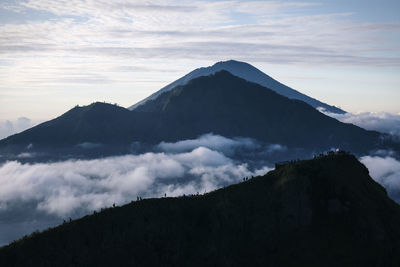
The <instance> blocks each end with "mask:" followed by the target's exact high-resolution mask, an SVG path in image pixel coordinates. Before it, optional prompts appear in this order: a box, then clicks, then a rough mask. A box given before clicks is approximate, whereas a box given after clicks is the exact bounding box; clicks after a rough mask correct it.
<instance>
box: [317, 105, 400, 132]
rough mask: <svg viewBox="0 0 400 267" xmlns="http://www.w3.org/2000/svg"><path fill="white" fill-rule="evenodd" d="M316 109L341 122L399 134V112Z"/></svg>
mask: <svg viewBox="0 0 400 267" xmlns="http://www.w3.org/2000/svg"><path fill="white" fill-rule="evenodd" d="M318 110H319V111H321V112H322V113H324V114H326V115H328V116H330V117H333V118H335V119H337V120H339V121H341V122H345V123H352V124H355V125H357V126H360V127H362V128H364V129H367V130H375V131H379V132H382V133H389V134H392V135H397V136H400V114H393V113H388V112H360V113H351V112H348V113H345V114H336V113H330V112H326V111H325V110H324V109H323V108H318Z"/></svg>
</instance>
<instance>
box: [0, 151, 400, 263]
mask: <svg viewBox="0 0 400 267" xmlns="http://www.w3.org/2000/svg"><path fill="white" fill-rule="evenodd" d="M245 180H246V179H245ZM399 225H400V206H399V205H398V204H396V203H395V202H393V201H392V200H391V199H389V198H388V197H387V194H386V191H385V189H384V188H383V187H382V186H380V185H379V184H377V183H376V182H375V181H373V179H372V178H371V177H370V176H369V174H368V169H367V168H366V167H365V166H364V165H363V164H361V163H360V162H359V161H358V160H357V159H356V158H355V157H354V156H352V155H349V154H346V153H343V152H338V153H336V154H330V155H324V156H321V157H317V158H315V159H313V160H305V161H295V162H289V163H285V164H281V165H279V166H278V167H277V168H276V169H275V170H274V171H271V172H269V173H268V174H266V175H264V176H259V177H254V178H250V179H248V180H246V181H245V182H242V183H239V184H235V185H231V186H228V187H226V188H221V189H218V190H216V191H213V192H210V193H207V194H205V195H195V196H181V197H176V198H170V197H168V198H160V199H144V200H141V201H136V202H132V203H130V204H127V205H124V206H122V207H115V208H109V209H105V210H103V211H102V212H100V213H98V212H94V214H93V215H89V216H85V217H83V218H81V219H78V220H74V221H71V222H69V223H64V224H63V225H61V226H58V227H56V228H54V229H49V230H47V231H44V232H43V233H34V234H33V235H31V236H30V237H25V238H23V239H21V240H19V241H17V242H14V243H11V244H10V245H8V246H5V247H2V248H0V263H1V264H3V265H6V266H26V265H35V266H36V265H41V266H68V265H85V266H87V265H96V266H110V265H114V266H115V265H140V266H160V265H163V266H187V265H191V266H210V265H213V266H214V265H218V266H243V265H248V266H266V265H267V266H398V264H399V263H400V256H399V255H400V242H399V240H400V226H399Z"/></svg>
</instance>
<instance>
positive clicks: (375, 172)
mask: <svg viewBox="0 0 400 267" xmlns="http://www.w3.org/2000/svg"><path fill="white" fill-rule="evenodd" d="M360 161H361V162H362V163H363V164H364V165H365V166H366V167H367V168H368V170H369V172H370V175H371V177H372V178H373V179H374V180H375V181H377V182H378V183H380V184H381V185H382V186H384V187H385V188H386V190H387V191H388V194H389V196H390V197H391V198H392V199H393V200H395V201H397V202H398V203H400V161H398V160H397V159H395V158H392V157H390V156H386V157H378V156H365V157H362V158H360Z"/></svg>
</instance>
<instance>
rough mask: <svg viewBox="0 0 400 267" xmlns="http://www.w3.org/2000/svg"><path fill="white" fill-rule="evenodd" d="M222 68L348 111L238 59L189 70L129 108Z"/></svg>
mask: <svg viewBox="0 0 400 267" xmlns="http://www.w3.org/2000/svg"><path fill="white" fill-rule="evenodd" d="M221 70H224V71H228V72H230V73H231V74H233V75H235V76H237V77H240V78H242V79H245V80H247V81H249V82H254V83H257V84H259V85H262V86H264V87H266V88H269V89H271V90H273V91H275V92H276V93H278V94H280V95H283V96H285V97H288V98H290V99H297V100H301V101H304V102H306V103H307V104H309V105H310V106H312V107H314V108H318V107H322V108H324V109H325V110H327V111H329V112H332V113H339V114H343V113H346V112H345V111H343V110H341V109H340V108H338V107H335V106H330V105H327V104H325V103H322V102H321V101H318V100H317V99H314V98H312V97H309V96H307V95H305V94H302V93H300V92H298V91H296V90H294V89H292V88H290V87H288V86H286V85H284V84H282V83H280V82H278V81H277V80H275V79H273V78H272V77H270V76H268V75H267V74H265V73H264V72H262V71H260V70H259V69H257V68H255V67H254V66H252V65H250V64H248V63H246V62H240V61H236V60H228V61H221V62H217V63H215V64H214V65H212V66H210V67H206V68H198V69H195V70H193V71H191V72H189V73H188V74H186V75H185V76H183V77H181V78H180V79H178V80H176V81H174V82H172V83H170V84H168V85H167V86H165V87H163V88H162V89H160V90H159V91H157V92H155V93H154V94H152V95H150V96H149V97H147V98H145V99H143V100H142V101H140V102H138V103H136V104H135V105H133V106H131V107H129V109H130V110H134V109H135V108H137V107H139V106H140V105H142V104H144V103H146V102H147V101H149V100H154V99H156V98H157V97H158V96H160V95H161V94H162V93H164V92H167V91H170V90H172V89H174V88H175V87H177V86H181V85H185V84H187V83H188V82H189V81H191V80H193V79H195V78H198V77H201V76H209V75H211V74H214V73H216V72H219V71H221Z"/></svg>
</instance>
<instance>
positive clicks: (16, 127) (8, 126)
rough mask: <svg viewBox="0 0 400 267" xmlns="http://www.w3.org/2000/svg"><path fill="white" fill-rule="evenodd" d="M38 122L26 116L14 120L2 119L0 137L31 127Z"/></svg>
mask: <svg viewBox="0 0 400 267" xmlns="http://www.w3.org/2000/svg"><path fill="white" fill-rule="evenodd" d="M38 123H39V122H37V121H35V122H33V121H31V120H30V119H28V118H26V117H20V118H18V119H16V120H14V121H11V120H4V121H0V139H3V138H6V137H7V136H9V135H12V134H16V133H19V132H22V131H24V130H26V129H28V128H31V127H33V126H35V125H36V124H38Z"/></svg>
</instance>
